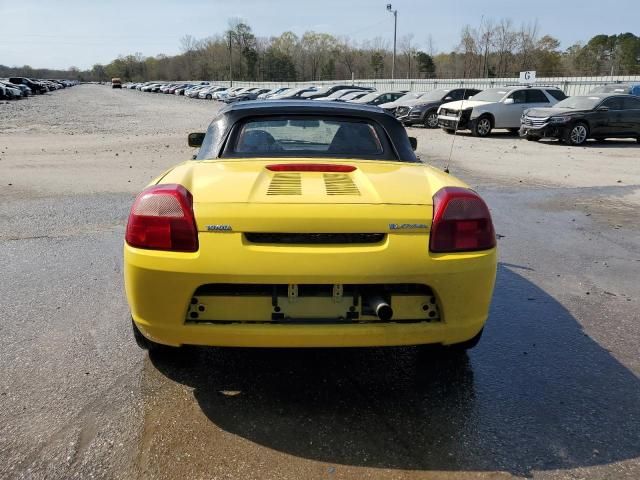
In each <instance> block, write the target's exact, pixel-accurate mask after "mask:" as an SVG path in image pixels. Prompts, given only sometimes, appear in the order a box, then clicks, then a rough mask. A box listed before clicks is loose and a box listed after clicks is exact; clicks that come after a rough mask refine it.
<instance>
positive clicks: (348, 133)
mask: <svg viewBox="0 0 640 480" xmlns="http://www.w3.org/2000/svg"><path fill="white" fill-rule="evenodd" d="M383 152H384V149H383V143H382V141H381V140H380V136H379V135H378V132H377V129H376V127H375V126H374V124H373V123H372V122H370V121H367V120H366V119H344V118H326V117H324V118H317V117H316V118H313V117H298V118H295V117H294V118H291V117H290V118H281V117H274V118H256V119H249V120H247V121H246V122H245V123H244V124H242V126H241V127H240V129H239V130H238V131H237V134H235V135H234V140H233V141H232V142H231V147H230V154H231V156H236V157H238V156H239V157H254V156H274V155H275V156H278V157H280V156H293V157H300V156H303V157H314V156H327V157H339V158H345V157H362V156H364V157H369V156H379V155H382V154H383Z"/></svg>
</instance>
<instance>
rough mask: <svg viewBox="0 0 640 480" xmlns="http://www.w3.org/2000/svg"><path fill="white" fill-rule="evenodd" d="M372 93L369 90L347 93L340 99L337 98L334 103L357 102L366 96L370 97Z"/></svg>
mask: <svg viewBox="0 0 640 480" xmlns="http://www.w3.org/2000/svg"><path fill="white" fill-rule="evenodd" d="M370 93H371V92H370V91H369V90H360V91H359V92H351V93H347V94H345V95H343V96H341V97H339V98H336V99H335V100H334V101H336V102H348V101H349V100H356V99H358V98H362V97H364V96H365V95H369V94H370Z"/></svg>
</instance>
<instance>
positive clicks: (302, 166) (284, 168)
mask: <svg viewBox="0 0 640 480" xmlns="http://www.w3.org/2000/svg"><path fill="white" fill-rule="evenodd" d="M355 169H356V167H354V166H353V165H336V164H331V163H277V164H274V165H267V170H271V171H272V172H338V173H349V172H353V171H354V170H355Z"/></svg>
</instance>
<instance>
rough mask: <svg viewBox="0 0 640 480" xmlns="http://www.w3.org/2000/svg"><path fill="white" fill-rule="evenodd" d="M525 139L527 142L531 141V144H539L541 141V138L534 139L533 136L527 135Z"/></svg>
mask: <svg viewBox="0 0 640 480" xmlns="http://www.w3.org/2000/svg"><path fill="white" fill-rule="evenodd" d="M524 138H526V139H527V141H529V142H539V141H540V137H534V136H533V135H527V136H526V137H524Z"/></svg>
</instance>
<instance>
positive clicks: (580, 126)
mask: <svg viewBox="0 0 640 480" xmlns="http://www.w3.org/2000/svg"><path fill="white" fill-rule="evenodd" d="M588 138H589V127H588V126H587V124H586V123H583V122H578V123H575V124H574V125H572V126H571V127H569V128H568V129H567V133H565V137H564V141H565V142H567V143H568V144H569V145H574V146H578V145H584V143H585V142H586V141H587V139H588Z"/></svg>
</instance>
